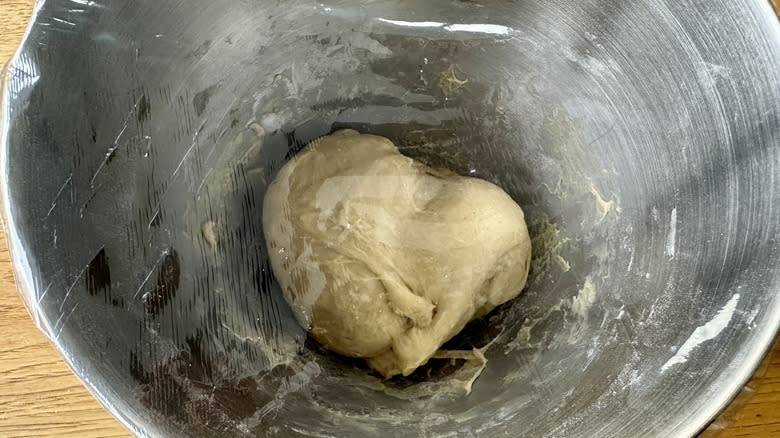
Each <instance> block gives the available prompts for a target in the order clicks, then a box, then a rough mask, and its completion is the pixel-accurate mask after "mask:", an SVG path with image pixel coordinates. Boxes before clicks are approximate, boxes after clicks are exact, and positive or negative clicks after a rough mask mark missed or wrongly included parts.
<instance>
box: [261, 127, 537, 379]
mask: <svg viewBox="0 0 780 438" xmlns="http://www.w3.org/2000/svg"><path fill="white" fill-rule="evenodd" d="M263 228H264V233H265V238H266V241H267V243H268V250H269V254H270V258H271V266H272V268H273V271H274V274H275V275H276V278H277V279H278V281H279V283H280V284H281V286H282V290H283V291H284V294H285V298H286V299H287V301H288V302H289V303H290V305H291V306H292V308H293V309H294V311H295V313H296V316H297V318H298V320H299V321H300V322H301V324H303V325H304V326H305V327H307V328H308V330H309V331H310V332H311V335H312V336H313V337H314V338H315V339H317V341H319V342H320V343H321V344H322V345H323V346H324V347H326V348H328V349H329V350H331V351H335V352H337V353H340V354H343V355H345V356H351V357H359V358H365V359H366V360H367V361H368V364H369V365H370V366H371V367H372V368H374V369H375V370H377V371H379V372H380V373H382V374H383V375H384V376H386V377H390V376H393V375H396V374H403V375H408V374H410V373H411V372H413V371H414V370H415V369H416V368H417V367H419V366H420V365H423V364H425V363H426V362H427V361H428V359H430V358H431V356H432V355H433V354H434V353H435V352H436V351H437V350H438V349H439V347H440V346H441V345H442V344H444V343H445V342H446V341H447V340H449V339H450V338H451V337H453V336H454V335H455V334H457V333H458V332H459V331H460V330H461V329H463V327H464V326H465V325H466V323H468V322H469V321H470V320H472V319H474V318H478V317H480V316H483V315H484V314H486V313H487V312H489V311H490V310H492V309H493V308H494V307H495V306H497V305H499V304H501V303H504V302H506V301H508V300H510V299H512V298H514V297H516V296H517V295H518V294H519V293H520V291H521V290H522V289H523V286H525V282H526V278H527V276H528V269H529V264H530V260H531V241H530V239H529V237H528V230H527V228H526V224H525V220H524V216H523V211H522V210H521V209H520V207H519V206H518V205H517V204H516V203H515V202H514V201H513V200H512V198H510V197H509V196H508V195H507V194H506V193H505V192H504V191H503V190H501V189H500V188H499V187H497V186H495V185H493V184H491V183H489V182H486V181H483V180H480V179H475V178H466V177H461V176H458V175H455V174H453V173H452V172H449V171H446V170H441V169H433V168H430V167H428V166H426V165H424V164H422V163H420V162H417V161H415V160H413V159H411V158H408V157H406V156H404V155H402V154H401V153H400V152H399V151H398V149H397V148H396V147H395V145H394V144H393V143H392V142H390V140H388V139H386V138H384V137H378V136H374V135H363V134H359V133H358V132H356V131H352V130H343V131H338V132H336V133H334V134H332V135H329V136H327V137H323V138H320V139H319V140H316V141H314V142H312V143H311V144H310V145H308V146H307V147H306V148H305V149H304V150H303V151H301V152H300V153H299V154H297V155H296V156H295V157H294V158H293V160H292V161H290V162H289V163H287V164H286V165H285V166H284V167H283V168H282V170H281V171H280V172H279V174H278V176H277V177H276V178H275V180H274V181H273V183H272V184H271V185H270V187H269V189H268V192H267V194H266V196H265V201H264V205H263Z"/></svg>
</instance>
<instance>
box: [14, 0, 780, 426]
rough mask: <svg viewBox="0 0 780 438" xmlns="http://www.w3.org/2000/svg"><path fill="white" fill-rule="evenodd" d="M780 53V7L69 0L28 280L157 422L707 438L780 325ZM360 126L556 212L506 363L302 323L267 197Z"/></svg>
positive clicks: (20, 180)
mask: <svg viewBox="0 0 780 438" xmlns="http://www.w3.org/2000/svg"><path fill="white" fill-rule="evenodd" d="M778 67H780V25H778V20H777V18H776V16H775V15H774V13H773V11H772V9H771V7H770V5H769V3H767V2H766V1H764V0H675V1H672V0H646V1H643V2H636V1H635V2H626V1H617V0H588V1H572V0H545V1H542V0H522V1H508V0H469V1H467V0H430V1H426V2H419V1H409V0H397V1H392V2H391V1H367V2H359V3H358V2H346V1H341V0H322V1H320V2H315V1H308V0H288V1H285V2H278V1H266V0H257V1H228V0H208V1H206V0H190V1H186V2H185V1H165V2H161V1H157V0H154V1H152V0H139V1H134V2H107V1H91V0H90V1H87V0H48V1H43V2H40V3H39V4H38V6H37V8H36V12H35V18H34V21H33V23H32V25H31V27H30V30H29V32H28V33H27V35H26V38H25V41H24V44H23V46H22V48H21V49H20V51H19V52H18V53H17V54H16V56H15V57H14V58H13V60H12V61H11V63H10V65H9V67H8V69H7V71H6V81H5V86H4V95H3V96H4V97H3V101H2V102H3V107H2V108H3V112H2V113H3V130H2V144H3V149H2V174H1V175H0V176H1V177H2V194H3V199H4V204H3V212H4V214H5V220H6V226H7V228H8V235H9V242H10V245H11V247H12V252H13V257H14V261H15V267H16V270H17V274H18V277H17V279H18V282H19V285H20V289H21V293H22V295H23V296H24V298H25V300H26V302H27V305H28V307H29V308H30V310H31V312H32V313H33V315H34V318H35V319H36V321H37V323H38V324H39V326H40V327H41V329H42V330H43V331H45V332H46V334H47V335H49V336H50V337H51V339H52V340H53V341H54V343H55V344H56V345H57V347H58V348H59V349H60V350H61V351H62V353H63V355H64V357H65V359H66V360H67V361H68V362H69V363H70V365H71V366H72V367H73V369H74V370H75V371H76V373H77V374H78V375H79V376H80V377H81V379H82V380H83V381H84V382H85V384H86V385H87V386H88V387H89V388H90V389H91V390H92V391H93V392H94V393H95V395H96V396H97V397H98V398H99V399H100V401H101V402H102V403H103V404H105V405H106V406H107V407H108V408H109V409H110V410H111V412H112V413H113V414H114V415H116V416H117V417H118V418H119V419H120V420H121V421H122V422H123V423H125V424H126V425H127V426H128V427H129V428H130V429H131V430H132V431H133V432H135V433H136V434H138V435H148V436H161V435H170V436H205V435H212V434H214V435H216V434H219V435H222V436H244V435H257V436H285V437H287V436H338V437H342V436H361V437H362V436H480V437H482V436H528V437H538V436H549V437H553V436H555V437H559V436H588V437H589V436H599V437H607V436H664V437H666V436H690V435H693V434H695V433H696V432H697V431H698V430H700V429H701V428H702V427H704V426H705V425H706V424H707V422H708V421H710V419H712V418H713V416H715V415H716V413H717V412H718V411H719V410H720V409H721V408H723V407H724V406H725V405H726V404H727V403H728V401H729V400H730V398H731V397H732V396H733V395H734V394H735V392H736V391H737V390H738V389H739V388H740V387H741V385H742V384H743V383H744V382H745V381H746V380H747V378H748V376H749V375H750V374H751V372H752V370H753V369H754V367H755V366H756V364H757V363H758V361H759V359H760V358H761V356H762V355H763V353H764V352H765V350H766V349H767V347H768V345H769V343H770V341H771V340H772V338H773V337H774V336H775V334H776V333H777V330H778V326H779V325H780V294H778V290H780V268H778V260H780V240H779V238H780V220H779V218H780V211H779V209H780V68H778ZM339 127H353V128H357V129H359V130H361V131H366V132H373V133H379V134H383V135H386V136H388V137H390V138H391V139H393V140H394V141H396V142H397V144H399V145H400V146H401V148H402V150H403V151H404V152H405V153H407V154H409V155H412V156H415V157H417V158H419V159H421V160H424V161H428V162H430V163H432V164H435V165H439V166H445V167H449V168H451V169H453V170H455V171H457V172H461V173H464V174H471V175H477V176H480V177H482V178H485V179H489V180H491V181H493V182H495V183H497V184H499V185H500V186H502V187H503V188H504V189H505V190H507V191H508V192H509V193H510V194H512V195H513V196H514V197H515V198H516V199H517V200H518V201H519V202H520V203H521V204H522V205H524V206H525V208H526V210H527V214H528V219H529V223H530V225H531V230H532V233H533V238H534V246H535V259H534V262H533V273H532V277H531V280H530V282H529V286H528V288H527V291H526V292H525V293H524V294H523V295H522V296H521V297H520V298H518V299H517V300H515V301H513V302H512V303H510V304H508V305H506V306H503V307H502V308H500V309H498V310H497V312H496V313H494V314H493V315H491V316H490V317H489V319H486V320H484V321H481V322H479V323H476V324H473V325H472V326H471V327H469V328H468V329H467V331H466V333H464V334H463V335H462V336H459V337H458V338H457V339H456V340H454V341H453V342H452V345H450V347H452V348H461V349H470V348H480V349H482V351H484V353H485V355H486V357H487V360H488V361H487V364H486V366H485V367H484V370H482V365H483V364H481V363H475V362H474V361H467V362H463V361H433V362H432V363H431V364H429V365H428V366H427V367H426V368H425V369H424V370H421V371H420V372H419V373H418V374H415V375H413V376H411V377H410V378H408V379H395V380H392V381H387V382H383V381H381V380H380V379H378V378H377V377H375V376H373V375H371V374H370V373H369V372H368V371H367V370H366V369H365V368H364V367H362V366H361V365H360V364H359V363H353V362H349V361H346V360H344V359H341V358H339V357H336V356H334V355H330V354H328V353H326V352H324V351H322V350H321V349H320V348H319V347H318V346H317V345H315V344H314V343H312V342H311V341H308V340H307V339H306V337H305V333H304V332H303V330H302V329H301V328H300V327H299V326H298V325H297V324H296V323H295V322H294V320H293V319H292V318H291V312H290V310H289V308H288V307H287V305H286V303H285V302H284V301H283V299H282V298H281V297H280V293H279V290H278V286H277V285H276V283H275V281H274V280H273V276H272V274H271V273H270V271H269V268H268V263H267V257H266V255H265V253H264V251H265V249H264V242H263V241H262V230H261V225H260V222H261V221H260V218H261V211H260V208H261V204H262V202H261V200H262V197H263V193H264V189H265V186H266V183H267V182H268V181H269V180H270V179H271V178H272V177H273V175H274V172H275V171H276V170H278V168H279V167H280V166H281V165H282V164H283V163H284V162H285V160H287V159H288V158H289V157H290V156H292V155H293V154H294V153H295V152H296V151H297V150H298V149H299V148H300V147H301V146H302V145H303V144H305V143H306V142H307V141H309V140H311V139H313V138H315V137H317V136H320V135H323V134H326V133H328V132H330V131H332V130H333V129H336V128H339ZM480 370H481V374H480ZM474 379H476V380H475V381H474V382H473V390H472V392H471V394H470V395H468V396H466V395H465V393H466V392H467V391H466V390H467V387H468V386H469V384H470V383H471V382H472V380H474Z"/></svg>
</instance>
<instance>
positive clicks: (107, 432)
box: [0, 0, 780, 438]
mask: <svg viewBox="0 0 780 438" xmlns="http://www.w3.org/2000/svg"><path fill="white" fill-rule="evenodd" d="M32 4H33V0H0V62H3V63H4V62H5V60H6V59H8V58H9V57H10V56H11V54H12V53H13V51H14V50H15V49H16V46H17V44H18V43H19V40H20V39H21V38H22V34H23V32H24V28H25V25H26V23H27V19H28V18H29V16H30V11H31V8H32ZM0 334H2V336H3V338H4V339H5V341H4V342H2V343H0V437H47V436H52V437H53V436H57V437H83V438H90V437H119V436H121V437H127V436H129V433H128V432H127V430H125V428H124V427H122V425H120V424H119V423H118V422H117V421H116V420H114V418H113V417H111V416H110V415H109V414H108V413H107V412H106V411H105V410H104V409H103V408H102V407H101V406H100V405H99V404H98V402H97V401H96V400H95V399H94V398H93V397H92V395H91V394H90V393H89V392H87V390H86V389H85V388H84V386H83V385H82V384H81V382H79V380H78V379H77V378H76V377H75V376H74V375H73V374H72V373H71V371H70V369H69V368H68V367H67V365H65V362H64V361H63V360H62V358H61V357H60V355H59V354H58V353H57V351H56V350H55V349H54V348H53V347H52V346H51V344H50V343H49V341H48V339H46V338H45V337H44V336H43V335H42V334H41V333H40V332H39V331H38V330H37V329H36V327H35V325H34V324H33V322H32V320H31V319H30V317H29V315H28V314H27V311H26V310H25V308H24V306H23V305H22V301H21V299H20V298H19V296H18V295H17V293H16V287H15V285H14V279H13V274H12V271H11V262H10V260H9V257H8V248H7V246H6V242H5V236H4V235H2V233H0ZM748 388H749V389H747V390H746V391H743V393H742V395H740V396H739V397H738V398H737V399H736V400H735V402H734V403H732V405H731V406H730V408H729V409H728V410H727V411H726V412H725V413H724V414H723V415H721V417H720V418H719V419H718V420H717V421H715V422H714V423H713V424H712V425H711V426H710V428H709V429H708V430H707V431H706V432H705V433H704V434H702V436H704V437H706V438H712V437H716V436H717V437H722V438H726V437H757V438H770V437H780V344H778V345H777V346H776V347H775V349H774V354H772V355H770V356H769V357H767V359H766V360H765V362H764V365H763V366H762V368H760V369H759V371H758V372H757V373H756V377H754V378H753V380H752V381H751V382H750V383H749V384H748Z"/></svg>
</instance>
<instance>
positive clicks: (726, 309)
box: [661, 294, 739, 372]
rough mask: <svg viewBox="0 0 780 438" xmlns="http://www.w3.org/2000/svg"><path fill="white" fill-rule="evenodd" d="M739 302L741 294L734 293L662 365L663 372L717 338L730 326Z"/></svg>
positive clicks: (683, 361) (684, 360) (685, 360)
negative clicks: (700, 346)
mask: <svg viewBox="0 0 780 438" xmlns="http://www.w3.org/2000/svg"><path fill="white" fill-rule="evenodd" d="M738 303H739V294H734V296H733V297H731V299H730V300H729V302H728V303H726V304H725V305H724V306H723V307H722V308H721V309H720V310H719V311H718V313H717V314H716V315H715V317H713V318H712V319H711V320H710V321H709V322H707V323H706V324H704V325H702V326H699V327H697V328H696V330H694V331H693V333H692V334H691V336H690V337H689V338H688V339H687V340H686V341H685V343H683V344H682V346H681V347H680V348H678V349H677V352H676V353H675V354H674V356H672V357H671V359H669V360H668V361H666V363H665V364H664V365H663V366H662V367H661V372H664V371H666V370H668V369H669V368H670V367H672V366H674V365H677V364H681V363H685V362H687V361H688V355H689V354H691V352H692V351H693V350H694V349H696V347H698V346H699V345H701V344H702V343H704V342H707V341H710V340H712V339H715V338H716V337H717V336H718V335H720V333H721V332H722V331H723V330H725V329H726V327H728V326H729V323H731V319H732V318H733V317H734V312H735V311H736V310H737V304H738Z"/></svg>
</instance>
